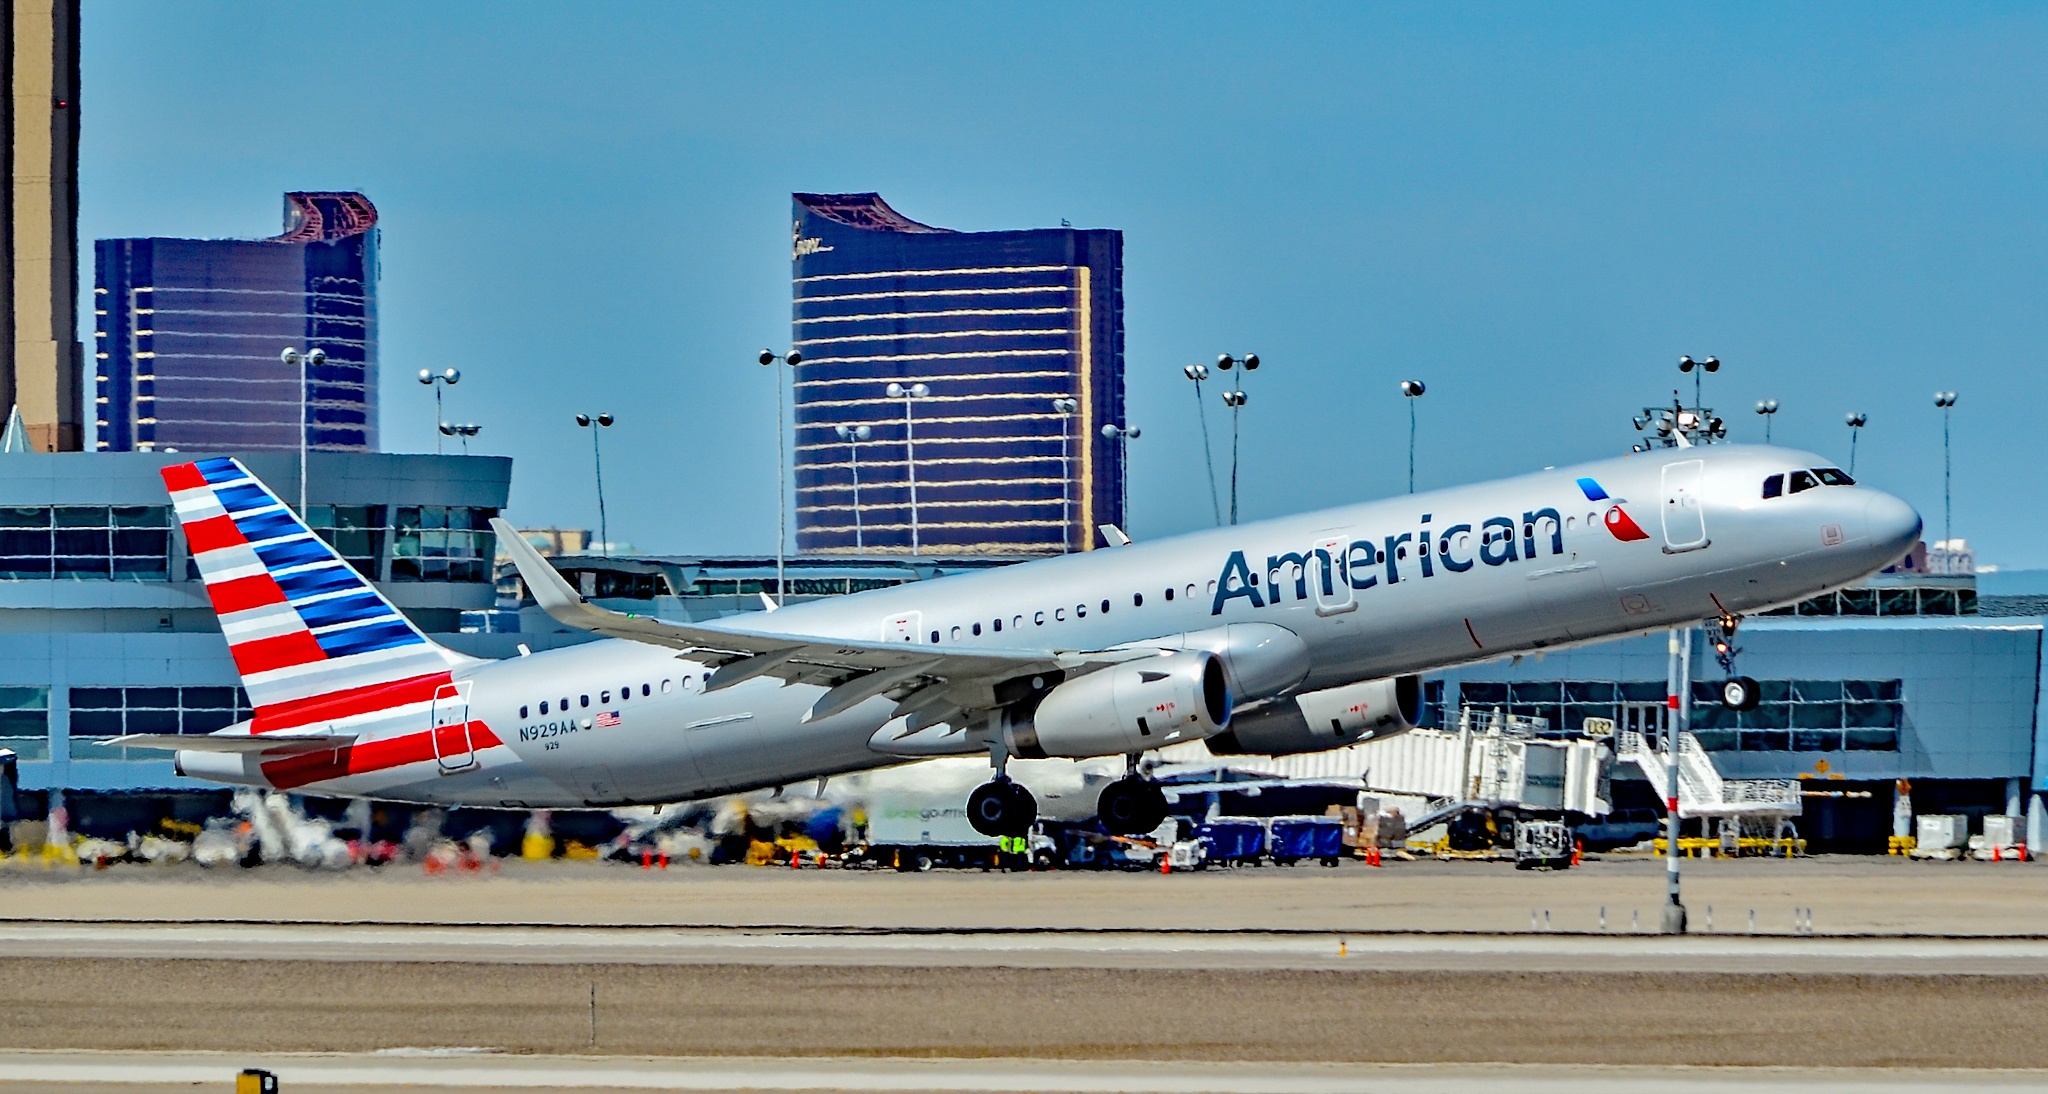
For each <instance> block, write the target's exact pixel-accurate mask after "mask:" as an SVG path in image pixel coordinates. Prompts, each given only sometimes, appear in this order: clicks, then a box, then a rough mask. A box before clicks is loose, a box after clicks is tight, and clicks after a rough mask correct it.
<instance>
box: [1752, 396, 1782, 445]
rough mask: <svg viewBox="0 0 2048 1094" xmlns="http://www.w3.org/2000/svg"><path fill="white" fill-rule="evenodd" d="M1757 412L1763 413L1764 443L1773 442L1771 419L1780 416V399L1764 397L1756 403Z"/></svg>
mask: <svg viewBox="0 0 2048 1094" xmlns="http://www.w3.org/2000/svg"><path fill="white" fill-rule="evenodd" d="M1756 412H1757V413H1758V414H1761V415H1763V419H1764V443H1765V444H1769V443H1771V420H1772V419H1773V418H1776V417H1777V416H1778V400H1776V399H1762V400H1759V401H1758V402H1757V404H1756Z"/></svg>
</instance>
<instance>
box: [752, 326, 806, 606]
mask: <svg viewBox="0 0 2048 1094" xmlns="http://www.w3.org/2000/svg"><path fill="white" fill-rule="evenodd" d="M755 360H757V361H759V362H761V363H762V364H763V365H773V364H774V363H775V362H777V361H781V362H783V363H784V364H787V365H788V366H789V367H790V368H795V367H797V366H798V365H800V364H803V363H804V355H803V354H801V353H798V352H797V351H795V350H790V351H789V352H788V353H777V352H775V351H774V350H772V349H764V350H762V351H761V355H760V356H759V357H757V358H755ZM787 443H788V442H787V441H786V440H785V439H784V437H783V425H782V375H781V374H780V373H777V374H776V376H775V603H776V605H777V606H780V605H781V604H782V603H783V600H784V596H783V592H782V589H783V584H784V583H783V580H782V566H783V557H784V556H785V555H786V554H787V553H788V551H789V547H788V543H789V472H788V471H786V470H784V465H785V464H786V463H787V462H788V457H787V456H785V455H784V453H783V447H784V446H785V445H786V444H787Z"/></svg>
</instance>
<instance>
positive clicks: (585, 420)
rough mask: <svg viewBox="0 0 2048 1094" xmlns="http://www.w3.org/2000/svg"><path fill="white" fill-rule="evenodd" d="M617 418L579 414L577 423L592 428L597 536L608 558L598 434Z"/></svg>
mask: <svg viewBox="0 0 2048 1094" xmlns="http://www.w3.org/2000/svg"><path fill="white" fill-rule="evenodd" d="M616 420H617V419H615V418H613V417H612V416H611V415H609V414H595V415H592V414H578V415H576V424H577V425H578V426H580V427H582V428H584V429H588V430H590V459H591V463H592V465H593V466H595V467H596V468H597V538H598V541H599V547H598V550H599V552H600V553H602V554H603V555H604V557H606V558H610V557H612V532H611V526H610V525H608V524H606V523H605V519H604V452H603V451H602V450H601V449H600V448H599V447H598V443H597V436H598V434H599V433H601V432H603V431H604V430H607V429H610V428H611V427H612V422H614V421H616Z"/></svg>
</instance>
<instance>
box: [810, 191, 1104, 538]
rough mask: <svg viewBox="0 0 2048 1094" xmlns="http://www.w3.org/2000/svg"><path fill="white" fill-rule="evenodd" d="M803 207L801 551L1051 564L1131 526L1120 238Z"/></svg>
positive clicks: (842, 207) (861, 197) (861, 208)
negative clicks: (1126, 502)
mask: <svg viewBox="0 0 2048 1094" xmlns="http://www.w3.org/2000/svg"><path fill="white" fill-rule="evenodd" d="M794 199H795V201H794V204H795V220H794V223H793V225H792V230H791V241H792V246H791V259H792V261H793V263H794V265H795V279H794V281H793V285H792V287H793V298H794V307H793V326H794V345H795V348H796V349H798V350H799V351H801V352H802V354H803V363H802V364H801V365H800V366H798V368H797V369H796V374H795V381H794V382H795V390H796V460H795V469H796V489H797V547H798V550H800V551H805V552H827V553H855V552H863V553H868V554H906V553H909V552H911V551H912V550H913V546H915V549H917V550H919V551H921V552H922V553H925V554H947V555H958V554H1004V555H1034V554H1057V553H1060V552H1062V551H1072V550H1087V549H1088V548H1090V547H1093V546H1096V545H1097V544H1098V542H1099V541H1098V540H1097V538H1096V531H1095V529H1096V525H1098V524H1102V523H1114V524H1122V523H1123V520H1124V516H1123V509H1122V498H1123V476H1124V461H1123V458H1122V443H1121V441H1120V440H1119V439H1117V438H1114V437H1105V436H1104V435H1103V432H1102V430H1103V427H1104V426H1105V425H1114V426H1118V427H1121V426H1122V425H1123V424H1124V377H1123V364H1124V323H1123V233H1121V232H1118V231H1113V230H1108V229H1075V228H1041V229H1033V230H1028V231H1016V232H954V231H949V230H947V229H944V228H934V227H931V226H930V225H926V224H919V223H917V222H916V221H913V220H911V219H909V218H908V217H905V216H903V215H902V214H901V213H898V212H897V211H896V210H894V209H892V208H890V207H889V205H888V203H886V202H884V201H883V200H882V198H881V196H880V195H878V194H796V195H794ZM891 384H897V385H900V387H901V388H903V389H908V393H906V394H903V395H896V396H892V395H890V394H889V385H891ZM917 384H922V385H924V388H923V390H924V391H925V392H926V393H925V394H923V395H921V396H920V395H916V394H914V392H915V391H916V390H917V389H916V388H915V387H914V386H913V385H917ZM862 426H866V427H867V428H868V431H869V436H868V439H866V440H865V441H863V440H860V439H859V438H858V434H854V436H852V437H851V438H849V437H846V436H842V434H841V427H844V428H845V430H846V431H847V432H849V433H851V432H853V431H855V430H858V429H859V428H860V427H862ZM856 502H857V505H856Z"/></svg>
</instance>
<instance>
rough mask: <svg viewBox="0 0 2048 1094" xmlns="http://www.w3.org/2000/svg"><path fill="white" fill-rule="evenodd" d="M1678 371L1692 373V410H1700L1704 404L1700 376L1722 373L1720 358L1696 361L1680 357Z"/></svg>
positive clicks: (1688, 357) (1687, 357)
mask: <svg viewBox="0 0 2048 1094" xmlns="http://www.w3.org/2000/svg"><path fill="white" fill-rule="evenodd" d="M1678 371H1680V372H1690V373H1692V408H1693V409H1694V410H1698V409H1700V404H1701V403H1702V402H1703V400H1702V399H1701V398H1700V374H1701V373H1706V372H1719V371H1721V359H1720V358H1719V357H1706V358H1702V359H1700V360H1698V361H1695V360H1693V359H1692V357H1691V356H1689V355H1688V356H1685V357H1680V358H1679V359H1678Z"/></svg>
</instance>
